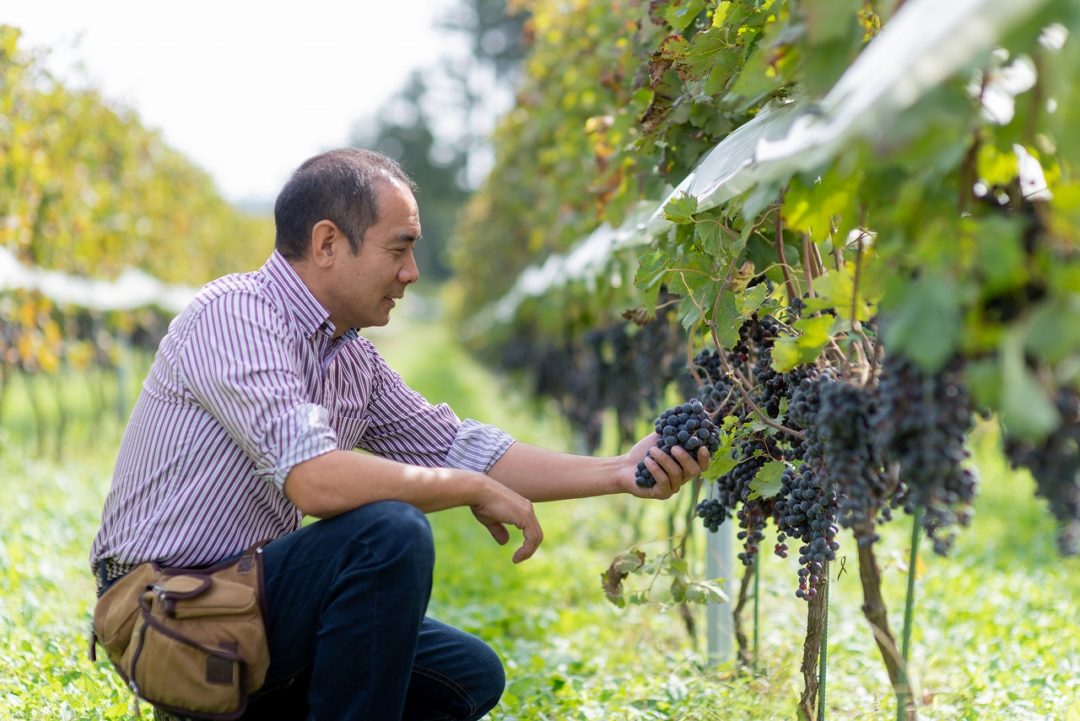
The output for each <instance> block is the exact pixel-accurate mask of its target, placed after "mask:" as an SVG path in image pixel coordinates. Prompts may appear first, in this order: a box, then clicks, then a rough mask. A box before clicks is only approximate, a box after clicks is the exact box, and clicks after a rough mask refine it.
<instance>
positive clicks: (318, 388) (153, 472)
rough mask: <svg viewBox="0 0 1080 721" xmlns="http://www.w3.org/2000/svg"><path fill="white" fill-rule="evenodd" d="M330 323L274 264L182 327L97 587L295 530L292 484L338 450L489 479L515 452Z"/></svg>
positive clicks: (122, 496)
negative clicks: (136, 570)
mask: <svg viewBox="0 0 1080 721" xmlns="http://www.w3.org/2000/svg"><path fill="white" fill-rule="evenodd" d="M329 315H330V314H329V312H328V311H327V310H326V309H325V308H324V307H323V306H322V305H321V304H320V303H319V302H318V301H317V300H316V299H315V297H314V296H313V295H312V294H311V292H310V291H309V290H308V288H307V286H305V285H304V283H303V281H301V279H300V278H299V276H297V275H296V273H295V271H294V270H293V269H292V267H291V266H290V265H289V263H288V262H287V261H286V260H285V259H284V258H283V257H282V256H281V255H279V254H278V253H277V252H276V251H275V252H274V254H273V255H272V256H271V257H270V259H269V260H268V261H267V262H266V264H265V265H264V266H263V267H262V268H260V269H259V270H257V271H255V272H253V273H245V274H237V275H229V276H225V277H224V278H220V279H218V280H216V281H214V282H212V283H210V284H209V285H207V286H205V287H204V288H203V289H202V290H201V291H200V292H199V294H198V295H197V296H196V297H195V299H194V300H193V301H192V302H191V304H190V305H189V306H188V307H187V308H186V309H185V310H184V311H183V312H182V313H180V315H178V316H177V317H176V318H175V319H174V320H173V321H172V323H170V325H169V331H168V334H167V335H166V336H165V338H164V339H163V340H162V341H161V345H160V346H159V348H158V352H157V355H156V357H155V358H154V363H153V366H152V367H151V369H150V372H149V375H148V376H147V378H146V380H145V382H144V383H143V387H142V392H141V393H140V394H139V398H138V400H137V401H136V403H135V407H134V409H133V411H132V414H131V418H130V419H129V421H128V425H127V428H126V430H125V431H124V437H123V440H122V441H121V444H120V451H119V454H118V457H117V461H116V468H115V470H114V472H113V479H112V486H111V487H110V489H109V494H108V496H107V497H106V499H105V507H104V510H103V511H102V517H101V527H100V529H99V530H98V534H97V537H96V538H95V540H94V543H93V546H92V548H91V551H90V565H91V568H92V569H93V570H94V573H95V575H96V576H97V577H98V579H99V583H100V582H101V581H103V580H111V579H112V578H115V577H117V576H119V575H122V574H123V573H124V572H126V571H128V570H130V569H131V568H132V567H133V566H134V565H136V564H139V563H142V562H144V561H148V560H156V561H158V562H159V563H162V564H164V565H167V566H181V567H184V566H204V565H209V564H211V563H215V562H217V561H219V560H221V559H223V558H226V557H228V556H231V555H233V554H236V553H239V552H240V551H242V550H243V549H245V548H247V547H249V546H251V545H252V544H254V543H256V542H258V541H260V540H263V539H266V538H277V537H279V536H281V535H283V534H286V533H289V532H290V531H294V530H296V529H297V528H298V527H299V526H300V521H301V518H302V513H301V512H300V510H299V509H298V508H297V507H296V506H295V505H293V504H292V503H291V502H290V501H289V499H288V498H287V497H286V496H285V493H284V492H283V490H282V487H283V484H284V482H285V477H286V476H287V475H288V473H289V471H290V469H292V467H293V466H295V465H297V464H299V463H302V462H303V461H306V460H309V459H311V458H314V457H316V456H319V455H322V454H324V453H328V452H330V451H332V450H334V449H353V448H357V447H359V448H363V449H364V450H367V451H370V452H371V453H373V454H376V455H379V456H383V457H386V458H390V459H393V460H396V461H401V462H403V463H410V464H414V465H419V466H428V467H452V468H464V469H469V470H475V471H480V472H487V471H488V470H489V469H490V468H491V466H492V465H493V464H494V463H495V461H496V460H498V459H499V457H500V456H501V455H502V454H503V452H505V451H506V449H507V448H509V447H510V445H511V444H512V443H513V439H512V438H511V437H510V436H508V435H507V434H506V433H504V432H503V431H501V430H499V429H497V428H494V427H493V426H488V425H484V424H481V423H478V422H476V421H470V420H466V421H465V422H461V421H460V420H459V419H458V417H457V416H456V415H455V414H454V412H453V411H452V410H450V408H449V407H448V406H446V405H437V406H436V405H431V404H430V403H428V402H427V401H426V400H425V399H424V398H423V397H422V396H421V395H420V394H418V393H416V392H415V391H413V390H412V389H410V388H409V387H408V386H406V385H405V383H404V382H403V381H402V379H401V377H400V376H399V375H398V374H397V373H395V372H394V371H393V370H391V369H390V367H389V366H388V365H387V364H386V361H385V360H383V358H382V357H381V356H380V355H379V353H378V352H377V351H376V350H375V348H374V346H372V344H371V342H370V341H368V340H367V339H365V338H363V337H361V336H360V335H358V334H357V332H356V331H355V330H353V329H350V330H348V331H346V332H345V333H343V334H342V335H341V337H339V338H337V339H334V338H333V337H332V336H333V333H334V328H333V325H332V324H331V323H330V322H329ZM103 563H104V564H105V565H104V567H103V568H102V564H103Z"/></svg>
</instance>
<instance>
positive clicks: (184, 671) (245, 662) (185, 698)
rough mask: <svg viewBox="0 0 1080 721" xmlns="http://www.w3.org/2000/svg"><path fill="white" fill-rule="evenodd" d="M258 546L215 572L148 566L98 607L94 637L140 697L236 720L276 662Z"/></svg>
mask: <svg viewBox="0 0 1080 721" xmlns="http://www.w3.org/2000/svg"><path fill="white" fill-rule="evenodd" d="M263 545H264V544H262V543H260V544H257V545H256V546H253V547H252V548H250V549H248V550H247V551H245V552H244V553H243V554H242V555H241V556H239V557H238V558H235V559H232V560H229V561H226V562H223V563H220V564H217V565H216V566H212V567H210V568H200V569H184V568H168V567H163V566H160V565H158V564H156V563H144V564H141V565H139V566H137V567H136V568H134V569H133V570H132V571H131V572H129V573H128V574H127V575H125V576H124V577H122V578H121V579H120V580H119V581H117V582H116V583H114V584H113V585H112V586H111V587H110V588H109V589H108V590H107V591H106V592H105V594H104V595H103V596H102V597H101V598H100V599H98V602H97V605H96V606H95V607H94V621H93V638H92V640H91V644H90V658H91V660H95V657H96V654H95V651H94V646H95V642H96V643H99V644H101V646H102V648H104V649H105V652H106V654H107V655H108V657H109V660H110V661H111V662H112V665H113V666H114V667H115V668H116V671H117V672H118V673H119V674H120V676H121V677H122V678H123V679H124V682H125V683H127V685H128V686H129V687H130V688H131V690H132V691H133V692H134V693H135V695H136V696H138V697H139V698H141V699H143V700H145V701H148V702H150V703H151V704H153V705H154V706H157V707H159V708H161V709H163V710H166V711H170V712H173V713H177V714H182V715H187V716H193V717H197V718H204V719H220V720H221V721H229V720H231V719H235V718H238V717H239V716H241V715H242V714H243V713H244V709H245V708H246V706H247V698H248V694H250V693H252V692H254V691H256V690H258V689H259V687H260V686H261V685H262V683H263V680H264V679H265V677H266V670H267V668H268V667H269V666H270V650H269V647H268V645H267V641H266V627H265V625H264V619H265V609H264V604H265V590H264V588H263V557H262V546H263Z"/></svg>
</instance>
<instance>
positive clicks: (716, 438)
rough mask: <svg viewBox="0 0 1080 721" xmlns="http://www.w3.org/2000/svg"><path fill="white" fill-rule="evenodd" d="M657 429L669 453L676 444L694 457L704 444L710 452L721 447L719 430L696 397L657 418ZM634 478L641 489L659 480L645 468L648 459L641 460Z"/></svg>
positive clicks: (661, 442)
mask: <svg viewBox="0 0 1080 721" xmlns="http://www.w3.org/2000/svg"><path fill="white" fill-rule="evenodd" d="M655 428H656V432H657V434H658V435H659V436H660V440H659V442H658V443H657V446H658V447H659V448H660V449H661V450H662V451H664V452H665V453H667V454H668V455H669V456H670V455H672V451H673V450H674V449H675V447H676V446H679V447H680V448H683V449H684V450H686V452H687V453H689V454H690V455H691V456H695V457H696V456H697V450H698V448H701V447H702V446H705V447H706V448H708V449H709V453H710V454H713V453H716V449H717V448H719V447H720V433H719V431H718V430H717V428H716V425H715V424H713V422H712V421H711V420H710V419H709V414H708V413H707V412H706V411H705V408H704V407H703V406H702V405H701V402H700V401H699V400H698V399H696V398H693V399H691V400H689V401H687V402H686V403H683V404H682V405H678V406H675V407H674V408H669V409H667V410H666V411H664V412H663V413H661V414H660V417H659V418H657V419H656V424H655ZM634 481H635V482H636V483H637V485H638V486H640V487H641V488H652V487H653V486H655V485H656V479H655V478H653V475H652V473H651V472H650V471H649V469H648V468H646V467H645V461H640V462H639V463H638V466H637V474H636V475H635V477H634Z"/></svg>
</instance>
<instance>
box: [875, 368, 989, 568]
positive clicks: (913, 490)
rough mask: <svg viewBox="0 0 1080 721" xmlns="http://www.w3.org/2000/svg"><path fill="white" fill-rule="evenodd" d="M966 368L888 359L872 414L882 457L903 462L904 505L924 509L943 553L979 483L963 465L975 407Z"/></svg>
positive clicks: (929, 528) (925, 519) (930, 531)
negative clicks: (931, 368) (934, 368)
mask: <svg viewBox="0 0 1080 721" xmlns="http://www.w3.org/2000/svg"><path fill="white" fill-rule="evenodd" d="M962 370H963V368H962V365H961V364H960V363H959V362H953V363H950V364H949V365H948V366H946V367H945V368H943V369H942V370H940V371H938V372H936V373H933V374H930V373H926V372H925V371H923V370H922V369H920V368H919V367H918V366H916V365H915V364H914V363H913V362H912V361H910V360H908V359H907V358H904V357H902V356H899V355H890V356H888V357H886V359H885V363H884V366H883V367H882V373H881V380H880V383H879V385H878V401H877V408H876V410H875V412H874V417H873V427H874V430H875V431H876V433H877V436H876V438H877V443H878V448H879V451H880V454H881V456H882V458H883V459H884V460H885V461H886V462H895V463H897V464H898V465H899V474H900V476H899V479H900V482H901V484H902V487H903V488H902V493H903V500H904V508H905V510H907V512H908V513H914V511H915V509H916V508H917V507H921V508H922V509H923V511H924V513H923V520H922V524H923V527H924V528H925V529H926V534H927V536H929V537H930V539H931V541H933V544H934V552H935V553H938V554H939V555H945V554H946V553H947V552H948V550H949V548H950V547H951V546H952V542H953V537H954V534H953V532H952V531H951V529H952V527H953V526H955V525H960V526H966V525H967V524H968V523H969V522H970V521H971V513H972V511H971V504H972V503H973V501H974V500H975V491H976V486H977V485H978V482H977V479H976V477H975V474H974V472H973V471H972V470H971V469H969V468H967V467H965V465H964V461H965V460H966V459H967V457H968V455H969V454H968V452H967V449H966V448H965V447H964V439H965V438H966V436H967V433H968V431H969V430H970V429H971V426H972V412H973V408H972V403H971V397H970V395H969V393H968V390H967V387H966V386H965V385H964V383H963V380H962Z"/></svg>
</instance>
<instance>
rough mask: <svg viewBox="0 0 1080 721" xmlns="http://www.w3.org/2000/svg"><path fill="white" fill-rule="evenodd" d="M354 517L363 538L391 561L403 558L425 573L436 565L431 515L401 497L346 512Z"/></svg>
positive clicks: (405, 561)
mask: <svg viewBox="0 0 1080 721" xmlns="http://www.w3.org/2000/svg"><path fill="white" fill-rule="evenodd" d="M346 515H348V516H350V517H351V519H350V520H354V521H355V524H356V526H357V529H358V530H357V533H356V534H355V535H354V540H360V541H361V542H363V543H364V544H365V545H366V546H367V547H368V548H369V549H371V550H373V551H374V552H375V553H377V554H378V555H379V556H380V557H382V558H384V559H386V561H387V562H395V563H396V562H400V563H403V564H406V565H408V566H411V567H413V568H415V569H416V570H417V571H419V572H421V573H427V574H430V573H431V570H432V569H433V568H434V566H435V539H434V537H433V536H432V533H431V524H430V523H428V519H427V516H425V515H424V513H423V512H422V511H421V510H420V509H418V508H417V507H416V506H413V505H410V504H408V503H402V502H400V501H378V502H376V503H369V504H367V505H364V506H361V507H360V508H357V509H355V510H353V511H350V512H349V513H348V514H346Z"/></svg>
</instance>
